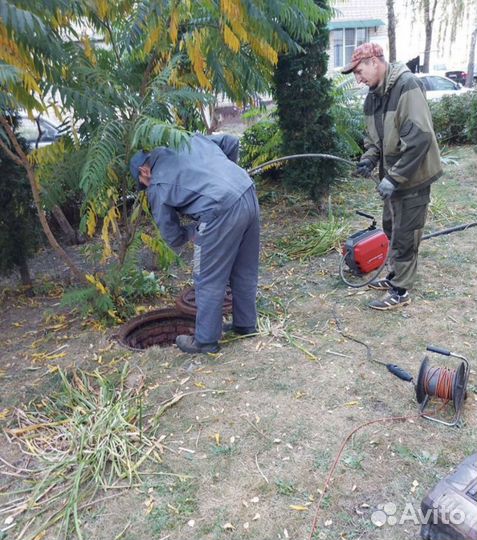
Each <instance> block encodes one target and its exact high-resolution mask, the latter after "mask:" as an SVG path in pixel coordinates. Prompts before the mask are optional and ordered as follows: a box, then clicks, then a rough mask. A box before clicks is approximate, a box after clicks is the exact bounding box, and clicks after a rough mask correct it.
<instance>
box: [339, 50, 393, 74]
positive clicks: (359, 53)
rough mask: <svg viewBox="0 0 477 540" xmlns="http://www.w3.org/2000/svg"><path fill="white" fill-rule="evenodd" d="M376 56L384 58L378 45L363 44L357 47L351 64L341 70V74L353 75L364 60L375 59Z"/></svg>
mask: <svg viewBox="0 0 477 540" xmlns="http://www.w3.org/2000/svg"><path fill="white" fill-rule="evenodd" d="M374 56H375V57H377V58H379V57H382V56H384V52H383V48H382V47H381V45H378V44H377V43H363V44H362V45H360V46H359V47H356V49H355V50H354V52H353V56H352V57H351V62H350V63H349V64H347V65H346V66H345V67H344V68H343V69H342V70H341V73H351V72H352V71H354V70H355V69H356V68H357V67H358V64H360V63H361V62H362V61H363V60H365V59H366V58H373V57H374Z"/></svg>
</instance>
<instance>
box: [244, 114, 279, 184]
mask: <svg viewBox="0 0 477 540" xmlns="http://www.w3.org/2000/svg"><path fill="white" fill-rule="evenodd" d="M281 148H282V133H281V130H280V127H279V126H278V122H277V121H276V120H275V118H274V116H269V117H267V118H264V119H262V120H260V121H258V122H257V123H256V124H254V125H253V126H251V127H249V128H248V129H246V130H245V132H244V134H243V136H242V138H241V140H240V165H241V166H242V167H243V168H244V169H251V168H253V167H257V166H258V165H260V164H261V163H265V162H266V161H270V160H272V159H275V158H278V157H280V156H281ZM270 174H271V175H272V176H273V174H274V173H273V170H271V172H270V171H267V172H266V173H263V175H262V176H269V175H270Z"/></svg>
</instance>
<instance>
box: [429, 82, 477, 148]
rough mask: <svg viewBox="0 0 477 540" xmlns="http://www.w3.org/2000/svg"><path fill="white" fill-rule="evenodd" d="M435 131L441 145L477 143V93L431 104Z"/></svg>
mask: <svg viewBox="0 0 477 540" xmlns="http://www.w3.org/2000/svg"><path fill="white" fill-rule="evenodd" d="M430 108H431V113H432V120H433V122H434V131H435V132H436V137H437V140H438V141H439V143H440V144H471V143H473V144H475V143H477V93H476V92H467V93H465V94H461V95H458V96H444V97H443V98H442V99H441V100H440V101H433V102H431V103H430Z"/></svg>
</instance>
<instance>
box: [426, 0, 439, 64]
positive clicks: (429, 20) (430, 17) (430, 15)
mask: <svg viewBox="0 0 477 540" xmlns="http://www.w3.org/2000/svg"><path fill="white" fill-rule="evenodd" d="M431 2H432V6H431ZM437 3H438V0H423V2H422V9H423V11H424V28H425V31H426V44H425V47H424V64H423V67H422V71H423V72H424V73H429V64H430V59H431V47H432V31H433V28H434V20H435V15H436V9H437Z"/></svg>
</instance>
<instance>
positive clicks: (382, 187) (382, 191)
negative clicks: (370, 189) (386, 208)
mask: <svg viewBox="0 0 477 540" xmlns="http://www.w3.org/2000/svg"><path fill="white" fill-rule="evenodd" d="M395 189H396V186H395V185H394V184H393V183H392V182H391V180H388V179H387V178H386V177H384V178H383V179H382V180H381V182H379V185H378V193H379V195H380V197H381V199H383V200H384V199H388V198H389V197H391V195H392V194H393V193H394V191H395Z"/></svg>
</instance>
